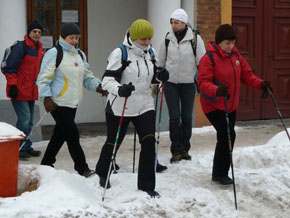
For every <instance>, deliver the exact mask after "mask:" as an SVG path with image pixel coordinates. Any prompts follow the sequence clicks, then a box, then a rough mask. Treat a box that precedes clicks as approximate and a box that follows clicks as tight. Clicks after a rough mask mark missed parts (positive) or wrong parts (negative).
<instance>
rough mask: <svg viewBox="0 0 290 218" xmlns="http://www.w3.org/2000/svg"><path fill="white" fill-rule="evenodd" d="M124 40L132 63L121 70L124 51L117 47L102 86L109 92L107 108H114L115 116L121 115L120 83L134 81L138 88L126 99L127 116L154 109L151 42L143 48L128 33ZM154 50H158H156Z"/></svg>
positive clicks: (122, 101) (111, 55)
mask: <svg viewBox="0 0 290 218" xmlns="http://www.w3.org/2000/svg"><path fill="white" fill-rule="evenodd" d="M123 44H124V45H125V46H126V49H127V55H128V58H127V60H128V61H131V63H130V64H129V65H128V66H127V67H126V68H125V70H124V71H123V72H122V70H121V67H122V63H121V62H122V51H121V49H120V48H116V49H115V50H114V51H113V52H112V53H111V54H110V56H109V58H108V65H107V68H106V72H105V74H104V77H103V80H102V88H103V89H104V90H107V91H108V92H109V95H108V99H107V108H106V111H107V112H108V110H111V111H112V112H113V114H114V115H115V116H121V115H122V110H123V106H124V102H125V98H124V97H120V96H119V95H118V90H119V87H120V86H121V85H123V84H129V83H130V82H131V83H132V85H134V86H135V90H134V91H133V92H132V93H131V96H129V97H128V99H127V105H126V110H125V112H124V116H128V117H132V116H138V115H141V114H143V113H145V112H147V111H149V110H154V100H153V96H152V90H151V81H152V78H153V76H154V65H153V63H152V61H151V57H150V54H149V48H150V47H149V46H148V50H147V51H146V52H144V51H143V50H142V49H140V48H138V47H136V46H135V45H134V44H133V42H132V41H131V38H130V37H129V36H128V35H126V36H125V39H124V42H123ZM153 52H154V54H156V52H155V50H153Z"/></svg>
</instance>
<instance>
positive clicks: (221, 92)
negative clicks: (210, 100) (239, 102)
mask: <svg viewBox="0 0 290 218" xmlns="http://www.w3.org/2000/svg"><path fill="white" fill-rule="evenodd" d="M228 89H229V87H228V86H227V85H226V84H225V83H223V84H221V85H220V86H219V87H218V88H217V90H216V96H220V97H227V96H228V95H229V91H228Z"/></svg>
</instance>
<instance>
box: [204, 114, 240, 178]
mask: <svg viewBox="0 0 290 218" xmlns="http://www.w3.org/2000/svg"><path fill="white" fill-rule="evenodd" d="M228 115H229V121H230V135H231V142H232V149H233V148H234V143H235V139H236V132H235V129H234V128H235V122H236V111H233V112H231V113H229V114H228ZM206 116H207V118H208V120H209V121H210V122H211V124H212V125H213V127H214V128H215V130H216V131H217V143H216V147H215V153H214V159H213V169H212V175H213V176H227V175H228V172H229V169H230V164H231V159H230V153H229V152H230V151H229V143H228V133H227V121H226V114H225V111H220V110H215V111H212V112H210V113H207V114H206Z"/></svg>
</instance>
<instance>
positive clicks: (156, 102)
mask: <svg viewBox="0 0 290 218" xmlns="http://www.w3.org/2000/svg"><path fill="white" fill-rule="evenodd" d="M158 95H159V85H157V90H156V100H155V121H154V124H155V125H156V119H157V109H158ZM155 131H156V130H155ZM155 159H156V161H155V162H156V164H155V171H156V168H157V163H158V160H157V156H156V155H155Z"/></svg>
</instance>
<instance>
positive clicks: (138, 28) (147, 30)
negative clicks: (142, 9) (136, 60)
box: [129, 19, 153, 40]
mask: <svg viewBox="0 0 290 218" xmlns="http://www.w3.org/2000/svg"><path fill="white" fill-rule="evenodd" d="M129 33H130V37H131V39H132V40H136V39H144V38H148V37H150V38H152V36H153V26H152V24H151V23H149V21H147V20H144V19H138V20H135V21H134V22H133V23H132V25H131V27H130V30H129Z"/></svg>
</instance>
